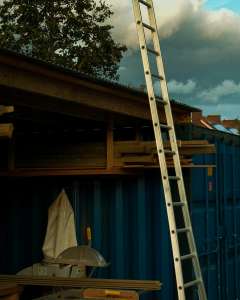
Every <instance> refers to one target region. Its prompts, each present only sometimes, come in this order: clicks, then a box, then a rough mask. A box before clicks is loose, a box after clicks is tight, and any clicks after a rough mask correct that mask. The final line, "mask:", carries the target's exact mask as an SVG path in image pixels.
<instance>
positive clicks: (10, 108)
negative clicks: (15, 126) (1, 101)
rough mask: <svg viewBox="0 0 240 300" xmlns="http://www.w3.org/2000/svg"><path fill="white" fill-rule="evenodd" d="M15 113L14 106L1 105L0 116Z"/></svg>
mask: <svg viewBox="0 0 240 300" xmlns="http://www.w3.org/2000/svg"><path fill="white" fill-rule="evenodd" d="M12 112H14V107H13V106H5V105H0V116H2V115H4V114H9V113H12Z"/></svg>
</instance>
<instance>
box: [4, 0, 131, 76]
mask: <svg viewBox="0 0 240 300" xmlns="http://www.w3.org/2000/svg"><path fill="white" fill-rule="evenodd" d="M111 15H112V11H111V10H110V8H109V7H108V6H107V5H106V3H105V2H104V1H95V0H69V1H65V0H53V1H49V0H31V1H26V0H5V1H4V2H3V4H2V5H1V6H0V47H3V48H10V49H13V50H14V51H18V52H20V53H24V54H27V55H31V56H34V57H37V58H39V59H41V60H44V61H47V62H50V63H54V64H59V65H63V66H64V67H68V68H72V69H75V70H78V71H81V72H84V73H87V74H90V75H94V76H98V77H104V78H109V79H118V73H117V72H118V65H119V63H120V60H121V58H122V55H123V53H124V51H126V47H125V46H124V45H121V44H118V43H116V42H115V41H114V40H113V38H112V36H111V29H112V26H110V25H108V24H107V21H109V18H110V17H111Z"/></svg>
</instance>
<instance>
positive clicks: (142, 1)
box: [138, 0, 152, 8]
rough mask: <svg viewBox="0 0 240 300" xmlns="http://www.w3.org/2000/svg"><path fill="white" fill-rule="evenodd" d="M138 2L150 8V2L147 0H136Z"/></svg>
mask: <svg viewBox="0 0 240 300" xmlns="http://www.w3.org/2000/svg"><path fill="white" fill-rule="evenodd" d="M138 2H139V3H142V4H143V5H145V6H147V7H148V8H151V7H152V6H151V4H149V3H148V2H147V1H144V0H138Z"/></svg>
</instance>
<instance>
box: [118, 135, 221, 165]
mask: <svg viewBox="0 0 240 300" xmlns="http://www.w3.org/2000/svg"><path fill="white" fill-rule="evenodd" d="M177 144H178V149H179V154H180V159H181V164H182V166H185V165H191V164H192V156H193V155H199V154H213V153H215V151H216V149H215V146H214V145H213V144H209V143H208V141H205V140H192V141H181V140H178V141H177ZM114 146H115V154H116V155H115V163H116V164H117V165H118V166H123V165H125V166H126V165H132V166H133V165H146V166H147V165H158V157H157V151H156V143H155V141H149V142H146V141H133V142H131V141H130V142H129V141H127V142H116V143H115V144H114ZM164 148H165V149H170V143H169V142H165V144H164ZM166 160H167V164H168V165H169V166H172V165H173V159H172V156H171V155H170V156H169V157H168V156H167V155H166Z"/></svg>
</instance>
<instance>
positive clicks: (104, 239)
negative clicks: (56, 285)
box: [0, 139, 240, 300]
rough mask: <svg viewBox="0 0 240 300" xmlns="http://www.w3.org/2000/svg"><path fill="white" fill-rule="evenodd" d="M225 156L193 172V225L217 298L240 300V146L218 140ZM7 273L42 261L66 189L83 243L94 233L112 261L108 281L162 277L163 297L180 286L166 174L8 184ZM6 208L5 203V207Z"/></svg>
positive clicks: (205, 159)
mask: <svg viewBox="0 0 240 300" xmlns="http://www.w3.org/2000/svg"><path fill="white" fill-rule="evenodd" d="M215 142H216V144H217V147H218V154H217V156H214V155H209V156H198V157H195V160H196V161H197V162H199V163H209V164H211V163H215V161H216V163H217V168H216V170H215V171H214V172H213V174H210V173H209V170H208V169H192V170H185V172H184V173H185V177H186V179H187V180H186V186H187V190H188V193H189V196H190V197H189V198H190V199H191V201H190V205H191V209H192V220H193V226H194V230H195V236H196V240H197V245H198V248H199V253H200V257H201V259H200V260H201V264H202V268H203V273H204V278H205V281H206V286H207V289H208V294H209V299H210V300H211V299H219V300H223V299H224V300H225V299H228V300H236V299H239V298H240V292H239V291H240V277H239V276H240V247H239V246H240V180H239V178H240V168H239V167H240V148H239V147H236V146H234V145H230V144H228V143H225V142H224V141H222V140H219V139H218V140H215ZM2 183H3V184H2V188H1V200H2V209H1V212H0V214H1V218H0V220H1V221H0V222H1V224H0V226H1V231H0V234H1V236H0V239H1V244H0V253H1V255H0V272H1V273H3V272H5V273H6V272H8V273H14V272H16V271H18V270H20V269H21V268H23V267H25V266H27V265H29V264H32V263H33V262H37V261H38V260H40V259H41V245H42V243H43V238H44V234H45V230H46V222H47V208H48V206H49V205H50V203H51V202H52V201H53V200H54V199H55V198H56V196H57V194H58V193H59V192H60V190H61V189H62V188H65V189H66V191H67V193H68V195H69V198H70V200H71V202H72V205H73V208H74V210H75V213H76V226H77V233H78V238H79V243H84V229H85V228H86V226H88V225H90V226H91V227H92V230H93V247H95V248H96V249H98V250H99V251H100V252H101V253H102V254H103V256H104V257H105V258H106V259H107V260H108V261H109V262H110V263H111V265H110V267H108V268H106V269H104V270H101V271H100V272H98V274H97V275H98V276H101V277H114V278H131V279H159V280H161V281H162V282H163V284H164V286H163V289H162V291H161V293H160V294H161V299H166V300H167V299H168V300H173V299H176V297H175V282H174V273H173V269H172V258H171V247H170V242H169V235H168V229H167V220H166V213H165V207H164V201H163V195H162V190H161V184H160V179H159V174H158V171H154V172H149V173H146V174H145V175H144V176H139V177H114V178H110V177H105V178H100V177H98V178H88V179H86V178H71V179H70V178H58V179H56V178H48V179H43V178H42V179H40V178H34V179H15V180H13V179H11V180H7V179H4V180H2ZM3 203H4V205H3Z"/></svg>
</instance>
